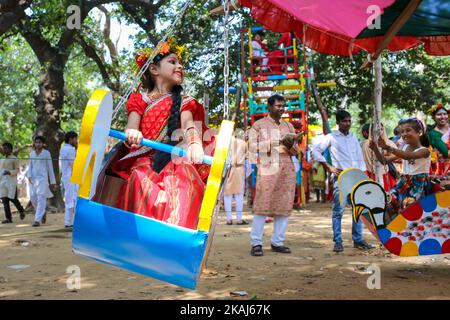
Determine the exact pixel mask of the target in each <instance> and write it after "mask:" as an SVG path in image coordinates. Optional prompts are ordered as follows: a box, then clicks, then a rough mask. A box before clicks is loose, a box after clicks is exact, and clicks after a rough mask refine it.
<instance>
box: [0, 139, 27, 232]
mask: <svg viewBox="0 0 450 320" xmlns="http://www.w3.org/2000/svg"><path fill="white" fill-rule="evenodd" d="M12 149H13V146H12V144H11V143H9V142H5V143H3V145H2V148H1V153H2V154H3V155H4V158H2V159H0V198H1V199H2V202H3V207H4V209H5V218H6V219H5V220H3V221H2V223H12V215H11V208H10V206H9V202H10V201H11V202H12V203H13V204H14V205H15V206H16V208H17V210H19V213H20V219H21V220H23V219H24V218H25V210H24V209H23V207H22V205H21V204H20V202H19V200H18V199H17V172H18V171H19V161H18V160H17V158H16V157H15V156H14V155H12Z"/></svg>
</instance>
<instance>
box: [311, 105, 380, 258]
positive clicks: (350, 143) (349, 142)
mask: <svg viewBox="0 0 450 320" xmlns="http://www.w3.org/2000/svg"><path fill="white" fill-rule="evenodd" d="M336 124H337V125H338V130H337V131H333V132H331V133H329V134H327V135H325V136H324V138H323V139H322V140H321V141H320V142H319V143H317V144H316V145H314V147H313V149H312V156H313V159H314V160H315V161H318V162H320V163H322V164H323V166H324V167H325V169H326V170H327V171H328V172H330V173H331V174H332V178H333V198H334V199H333V215H332V224H333V241H334V243H335V245H334V248H333V251H334V252H342V251H344V246H343V242H342V230H341V221H342V216H343V214H344V209H345V206H346V204H347V199H345V200H344V201H343V205H341V203H340V201H339V186H338V176H339V174H340V173H341V172H342V171H343V170H345V169H348V168H358V169H360V170H361V171H363V172H364V171H366V164H365V162H364V157H363V154H362V150H361V146H360V144H359V142H358V139H356V136H355V135H354V134H353V133H352V132H351V131H350V127H351V124H352V119H351V115H350V113H348V112H347V111H345V110H339V111H338V112H336ZM326 149H329V152H330V155H331V162H332V164H329V163H328V162H327V160H326V159H325V157H324V156H323V155H322V154H323V153H324V151H325V150H326ZM352 239H353V246H354V247H355V248H359V249H364V250H370V249H373V248H374V247H373V246H372V245H370V244H368V243H367V242H366V241H365V240H364V239H363V234H362V223H361V221H358V223H355V222H354V221H353V224H352Z"/></svg>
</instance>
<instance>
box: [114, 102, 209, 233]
mask: <svg viewBox="0 0 450 320" xmlns="http://www.w3.org/2000/svg"><path fill="white" fill-rule="evenodd" d="M171 106H172V98H171V95H170V94H168V95H165V96H162V97H160V98H158V99H155V100H153V101H150V103H149V104H148V103H146V102H145V101H143V99H142V95H141V94H140V93H134V94H132V95H131V96H130V99H129V100H128V101H127V110H128V114H129V113H130V112H132V111H135V112H137V113H138V114H139V115H141V117H142V118H141V123H140V128H139V130H140V131H141V132H142V134H143V136H144V138H146V139H150V140H155V141H159V142H165V143H167V141H169V138H168V137H167V122H168V118H169V116H170V109H171ZM187 110H189V111H191V112H192V115H193V119H194V122H196V123H201V129H202V133H203V148H204V150H205V154H206V155H211V152H209V153H208V149H212V148H211V146H212V145H211V146H210V147H208V145H209V144H211V143H214V137H213V135H212V134H211V131H209V132H207V130H209V128H208V127H207V126H206V124H205V120H204V119H205V112H204V109H203V106H202V105H201V104H200V103H198V102H197V101H196V100H195V99H193V98H192V97H187V96H185V97H183V102H182V105H181V111H187ZM199 129H200V128H199ZM208 135H210V136H211V139H209V138H208ZM208 140H210V141H208ZM205 141H206V143H205ZM155 153H156V151H155V150H153V149H152V148H148V147H141V148H139V149H132V150H130V151H129V153H128V154H127V155H126V156H124V157H122V158H121V159H120V160H119V161H118V162H117V163H115V164H114V165H113V170H114V171H115V172H116V173H117V174H119V175H120V176H121V177H122V178H124V179H126V181H127V183H126V185H125V187H124V190H123V192H122V198H121V199H120V200H119V204H120V207H121V208H122V209H124V210H127V211H130V212H135V213H137V214H141V215H144V216H147V217H150V218H155V219H158V220H161V221H164V222H167V223H171V224H175V225H179V226H182V227H186V228H191V229H196V227H197V223H198V214H199V211H200V206H201V203H202V199H203V193H204V190H205V181H206V179H207V177H208V174H209V166H208V165H205V164H200V165H192V164H190V163H188V162H187V161H186V160H185V159H184V158H175V159H172V160H171V161H170V162H169V163H168V164H167V165H166V166H165V167H164V169H163V170H161V172H160V173H157V172H155V171H153V169H152V164H153V157H154V155H155Z"/></svg>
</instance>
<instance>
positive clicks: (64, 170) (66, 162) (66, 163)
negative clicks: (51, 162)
mask: <svg viewBox="0 0 450 320" xmlns="http://www.w3.org/2000/svg"><path fill="white" fill-rule="evenodd" d="M76 153H77V150H76V149H75V147H74V146H72V145H71V144H69V143H65V144H64V145H63V146H62V148H61V153H60V156H59V157H60V159H61V160H60V166H61V177H62V179H63V180H68V181H70V176H71V175H72V167H73V162H74V160H75V155H76Z"/></svg>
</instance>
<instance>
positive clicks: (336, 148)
mask: <svg viewBox="0 0 450 320" xmlns="http://www.w3.org/2000/svg"><path fill="white" fill-rule="evenodd" d="M326 149H329V151H330V155H331V162H332V164H333V166H334V167H336V168H338V169H341V170H345V169H348V168H357V169H360V170H362V171H366V164H365V162H364V157H363V154H362V150H361V146H360V144H359V141H358V139H357V138H356V136H355V135H354V134H353V133H351V132H349V133H348V135H344V134H343V133H342V132H340V131H333V132H332V133H329V134H327V135H325V136H324V137H323V139H321V140H320V141H318V143H317V144H315V145H313V150H312V157H313V159H314V160H315V161H318V162H327V160H326V159H325V158H324V156H323V155H322V154H323V152H324V151H325V150H326Z"/></svg>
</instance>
